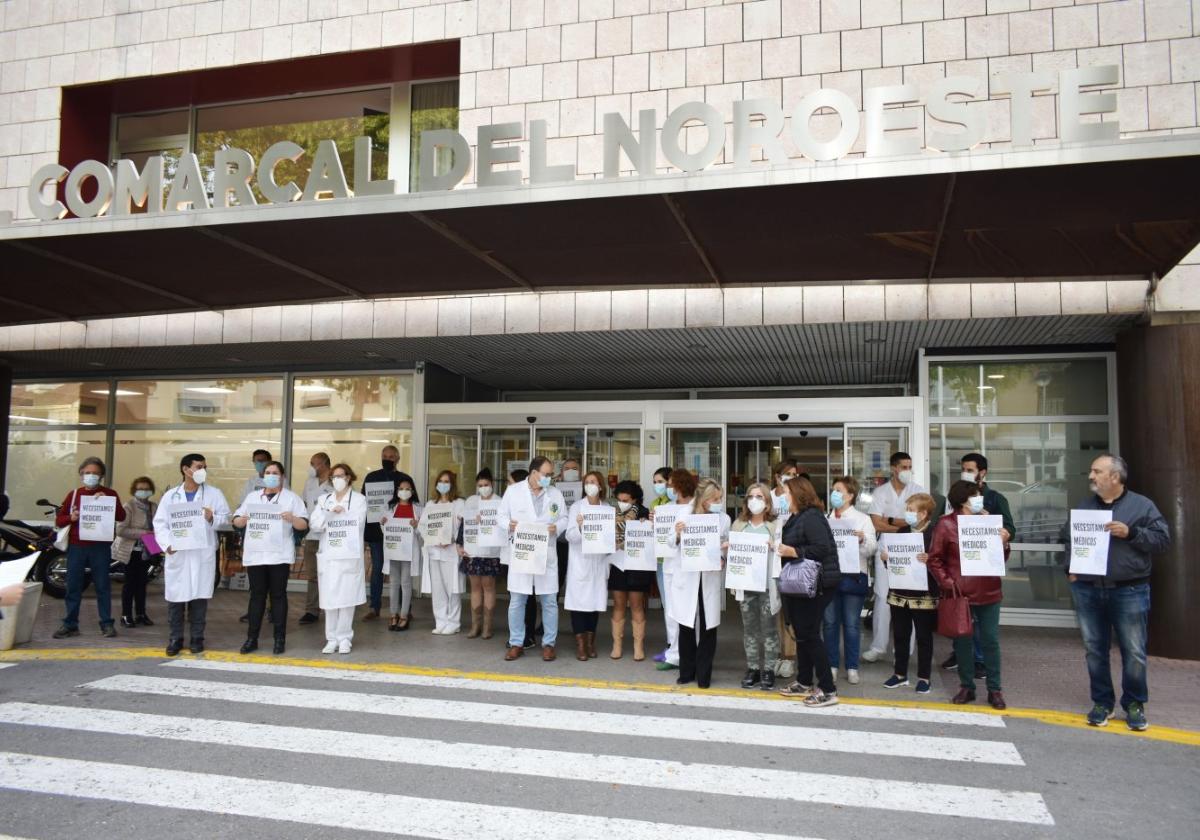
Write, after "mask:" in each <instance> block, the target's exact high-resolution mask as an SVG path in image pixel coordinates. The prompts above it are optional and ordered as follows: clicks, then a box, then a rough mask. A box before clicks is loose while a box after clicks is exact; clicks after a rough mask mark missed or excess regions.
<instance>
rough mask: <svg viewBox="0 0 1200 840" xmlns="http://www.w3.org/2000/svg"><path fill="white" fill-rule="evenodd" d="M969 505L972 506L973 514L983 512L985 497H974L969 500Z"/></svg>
mask: <svg viewBox="0 0 1200 840" xmlns="http://www.w3.org/2000/svg"><path fill="white" fill-rule="evenodd" d="M967 504H969V505H970V506H971V513H982V512H983V496H972V497H971V498H969V499H967Z"/></svg>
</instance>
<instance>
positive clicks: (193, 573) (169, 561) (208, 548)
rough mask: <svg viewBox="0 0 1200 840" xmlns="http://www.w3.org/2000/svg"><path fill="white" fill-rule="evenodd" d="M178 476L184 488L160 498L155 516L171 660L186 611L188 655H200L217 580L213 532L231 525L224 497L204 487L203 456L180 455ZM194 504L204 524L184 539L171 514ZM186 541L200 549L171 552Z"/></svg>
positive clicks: (180, 640) (178, 644)
mask: <svg viewBox="0 0 1200 840" xmlns="http://www.w3.org/2000/svg"><path fill="white" fill-rule="evenodd" d="M179 473H180V475H182V476H183V482H182V483H181V484H179V485H178V486H176V487H172V488H171V489H170V490H167V491H166V492H165V493H163V495H162V502H161V503H160V504H159V506H158V511H157V512H156V513H155V514H154V539H155V541H156V542H157V543H158V545H159V547H160V548H161V549H162V550H163V553H164V555H165V556H166V557H165V560H164V562H163V582H164V584H165V587H164V588H165V590H166V598H167V623H168V625H169V626H170V633H169V635H168V638H167V656H175V655H176V654H178V653H179V651H180V650H182V649H183V618H184V611H185V609H186V611H187V615H188V619H189V621H190V625H191V637H190V639H189V650H191V652H192V653H202V652H203V651H204V625H205V619H206V618H207V617H208V600H209V599H210V598H212V596H213V582H214V580H215V576H216V562H215V561H216V552H217V545H218V543H219V538H218V536H217V529H218V528H220V526H221V525H222V524H223V523H225V522H227V521H228V520H229V503H228V502H227V501H225V495H224V494H223V493H222V492H221V491H220V490H218V489H217V488H216V487H213V486H211V485H209V484H206V483H205V482H206V481H207V478H208V471H207V469H206V465H205V462H204V456H203V455H200V454H197V453H192V454H190V455H184V456H183V458H181V459H180V461H179ZM192 504H199V505H200V506H201V508H202V510H203V514H204V521H203V523H199V522H195V521H193V522H192V524H193V525H194V526H195V527H196V528H197V531H198V532H196V533H192V534H189V535H185V534H182V533H180V529H179V528H178V527H172V517H171V514H172V512H173V511H175V510H177V509H178V508H179V507H180V506H183V505H192ZM176 524H178V523H176ZM185 539H188V541H189V542H191V543H192V544H194V545H199V546H200V547H198V548H178V549H177V548H175V546H174V545H173V543H183V541H184V540H185Z"/></svg>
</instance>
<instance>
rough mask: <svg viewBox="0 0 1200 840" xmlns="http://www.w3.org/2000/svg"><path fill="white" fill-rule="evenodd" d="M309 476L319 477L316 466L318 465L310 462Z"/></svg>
mask: <svg viewBox="0 0 1200 840" xmlns="http://www.w3.org/2000/svg"><path fill="white" fill-rule="evenodd" d="M308 477H309V478H316V477H317V468H316V467H314V466H313V465H312V464H309V465H308Z"/></svg>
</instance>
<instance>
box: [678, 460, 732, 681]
mask: <svg viewBox="0 0 1200 840" xmlns="http://www.w3.org/2000/svg"><path fill="white" fill-rule="evenodd" d="M676 472H684V471H683V470H677V471H676ZM671 479H672V483H674V482H675V473H672V474H671ZM724 497H725V493H724V492H723V491H722V490H721V485H720V484H718V483H717V482H715V481H713V480H712V479H711V478H702V479H700V481H699V483H698V484H697V485H696V493H695V497H694V500H693V502H692V512H691V513H690V514H688V516H687V517H683V518H681V519H680V520H679V521H678V522H676V523H675V536H676V540H678V539H679V538H680V536H681V535H682V534H683V529H684V526H685V525H686V524H687V519H688V518H690V517H692V516H696V515H698V514H704V513H716V514H720V517H721V552H722V558H721V568H720V569H718V570H716V571H711V572H693V571H688V570H686V569H684V568H683V566H682V564H681V565H680V568H679V570H678V571H677V572H675V575H674V578H673V579H672V581H671V597H670V600H669V602H668V608H669V609H670V610H671V613H672V615H673V616H674V617H675V620H676V621H678V622H679V678H678V679H676V680H675V682H677V683H678V684H680V685H685V684H687V683H690V682H691V681H692V680H695V681H696V685H697V686H698V687H700V688H708V687H709V685H710V684H711V683H712V669H713V658H714V656H715V655H716V652H717V626H718V625H719V624H720V623H721V600H722V598H721V596H722V591H721V584H722V582H723V580H724V578H725V559H724V552H725V550H726V549H727V548H728V547H729V516H728V515H727V514H726V513H725V505H724V502H723V499H724Z"/></svg>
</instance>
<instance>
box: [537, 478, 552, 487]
mask: <svg viewBox="0 0 1200 840" xmlns="http://www.w3.org/2000/svg"><path fill="white" fill-rule="evenodd" d="M538 486H539V487H541V488H542V489H543V490H545V489H546V488H547V487H549V486H550V476H548V475H543V476H541V477H540V478H539V479H538Z"/></svg>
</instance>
